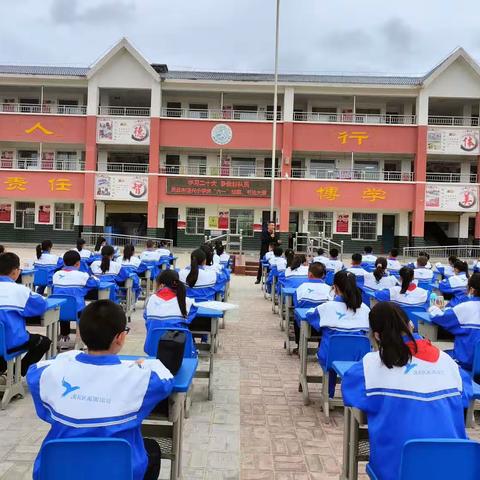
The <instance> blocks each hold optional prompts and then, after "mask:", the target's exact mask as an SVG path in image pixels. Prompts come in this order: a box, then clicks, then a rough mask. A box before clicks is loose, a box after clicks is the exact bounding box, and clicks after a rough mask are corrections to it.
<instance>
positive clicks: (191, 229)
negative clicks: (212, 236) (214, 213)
mask: <svg viewBox="0 0 480 480" xmlns="http://www.w3.org/2000/svg"><path fill="white" fill-rule="evenodd" d="M185 233H186V234H187V235H203V234H204V233H205V209H204V208H187V227H186V229H185Z"/></svg>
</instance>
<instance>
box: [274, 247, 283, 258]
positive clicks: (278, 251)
mask: <svg viewBox="0 0 480 480" xmlns="http://www.w3.org/2000/svg"><path fill="white" fill-rule="evenodd" d="M273 255H274V256H275V257H281V256H282V255H283V248H282V247H275V248H274V249H273Z"/></svg>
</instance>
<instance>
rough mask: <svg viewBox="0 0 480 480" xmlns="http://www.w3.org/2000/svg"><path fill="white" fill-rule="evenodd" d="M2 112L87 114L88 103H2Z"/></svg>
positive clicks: (0, 108) (0, 104)
mask: <svg viewBox="0 0 480 480" xmlns="http://www.w3.org/2000/svg"><path fill="white" fill-rule="evenodd" d="M0 113H28V114H30V113H32V114H35V113H41V114H52V115H86V114H87V106H86V105H56V104H50V103H44V104H43V105H40V104H37V103H31V104H29V103H0Z"/></svg>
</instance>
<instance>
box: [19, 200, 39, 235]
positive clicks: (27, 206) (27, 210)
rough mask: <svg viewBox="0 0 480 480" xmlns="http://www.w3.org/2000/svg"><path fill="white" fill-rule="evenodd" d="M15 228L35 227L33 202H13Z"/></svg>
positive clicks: (28, 228) (32, 228) (30, 228)
mask: <svg viewBox="0 0 480 480" xmlns="http://www.w3.org/2000/svg"><path fill="white" fill-rule="evenodd" d="M15 228H19V229H22V230H34V228H35V203H33V202H16V203H15Z"/></svg>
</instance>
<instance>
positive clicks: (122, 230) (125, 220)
mask: <svg viewBox="0 0 480 480" xmlns="http://www.w3.org/2000/svg"><path fill="white" fill-rule="evenodd" d="M105 225H106V226H108V227H112V233H118V234H120V235H133V236H140V237H143V236H145V235H146V233H147V214H145V213H129V212H125V213H107V215H106V218H105Z"/></svg>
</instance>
